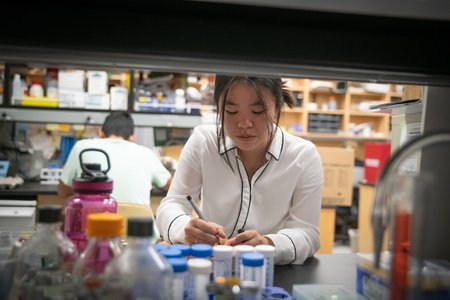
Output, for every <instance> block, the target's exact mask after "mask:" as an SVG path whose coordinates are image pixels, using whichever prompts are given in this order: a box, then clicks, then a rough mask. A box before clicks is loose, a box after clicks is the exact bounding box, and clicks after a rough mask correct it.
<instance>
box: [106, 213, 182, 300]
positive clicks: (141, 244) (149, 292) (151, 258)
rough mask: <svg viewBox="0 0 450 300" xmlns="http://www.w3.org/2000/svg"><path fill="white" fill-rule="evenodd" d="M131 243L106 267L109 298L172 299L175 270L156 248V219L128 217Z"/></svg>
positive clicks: (129, 241) (107, 296)
mask: <svg viewBox="0 0 450 300" xmlns="http://www.w3.org/2000/svg"><path fill="white" fill-rule="evenodd" d="M127 235H128V240H127V241H128V245H127V246H126V248H125V249H124V251H123V252H122V254H121V255H119V256H118V257H116V258H114V260H112V261H111V263H110V264H109V265H108V266H107V267H106V270H105V276H104V278H105V282H106V283H107V284H106V286H105V290H104V291H105V294H104V296H105V297H104V298H105V299H156V300H158V299H161V300H165V299H172V282H173V271H172V267H171V265H170V264H169V262H168V261H167V260H166V259H165V258H164V257H162V256H161V255H160V254H159V253H158V252H157V250H156V249H155V248H154V247H152V236H153V220H152V219H150V218H128V232H127Z"/></svg>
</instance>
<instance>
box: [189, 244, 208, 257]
mask: <svg viewBox="0 0 450 300" xmlns="http://www.w3.org/2000/svg"><path fill="white" fill-rule="evenodd" d="M211 256H212V247H211V246H210V245H208V244H195V245H192V246H191V257H192V258H206V259H210V258H211Z"/></svg>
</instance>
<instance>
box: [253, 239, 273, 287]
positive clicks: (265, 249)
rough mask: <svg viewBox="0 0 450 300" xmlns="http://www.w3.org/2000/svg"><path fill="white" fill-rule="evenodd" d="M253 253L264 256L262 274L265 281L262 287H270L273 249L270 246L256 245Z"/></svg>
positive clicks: (271, 282)
mask: <svg viewBox="0 0 450 300" xmlns="http://www.w3.org/2000/svg"><path fill="white" fill-rule="evenodd" d="M255 251H256V252H257V253H261V254H262V255H264V274H265V279H266V283H265V285H264V287H272V286H273V272H274V265H275V247H274V246H272V245H257V246H255Z"/></svg>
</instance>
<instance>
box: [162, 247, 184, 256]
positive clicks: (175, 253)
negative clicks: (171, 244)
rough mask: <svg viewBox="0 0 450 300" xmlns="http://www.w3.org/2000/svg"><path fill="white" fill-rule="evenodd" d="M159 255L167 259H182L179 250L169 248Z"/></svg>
mask: <svg viewBox="0 0 450 300" xmlns="http://www.w3.org/2000/svg"><path fill="white" fill-rule="evenodd" d="M159 254H161V255H162V256H164V257H165V258H181V251H180V250H177V249H171V248H167V249H164V250H161V251H159Z"/></svg>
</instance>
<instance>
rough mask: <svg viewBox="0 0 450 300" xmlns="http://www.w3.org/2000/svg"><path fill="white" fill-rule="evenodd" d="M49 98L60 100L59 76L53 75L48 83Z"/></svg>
mask: <svg viewBox="0 0 450 300" xmlns="http://www.w3.org/2000/svg"><path fill="white" fill-rule="evenodd" d="M47 97H48V98H53V99H58V97H59V92H58V77H57V75H52V77H51V78H50V80H49V81H48V83H47Z"/></svg>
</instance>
